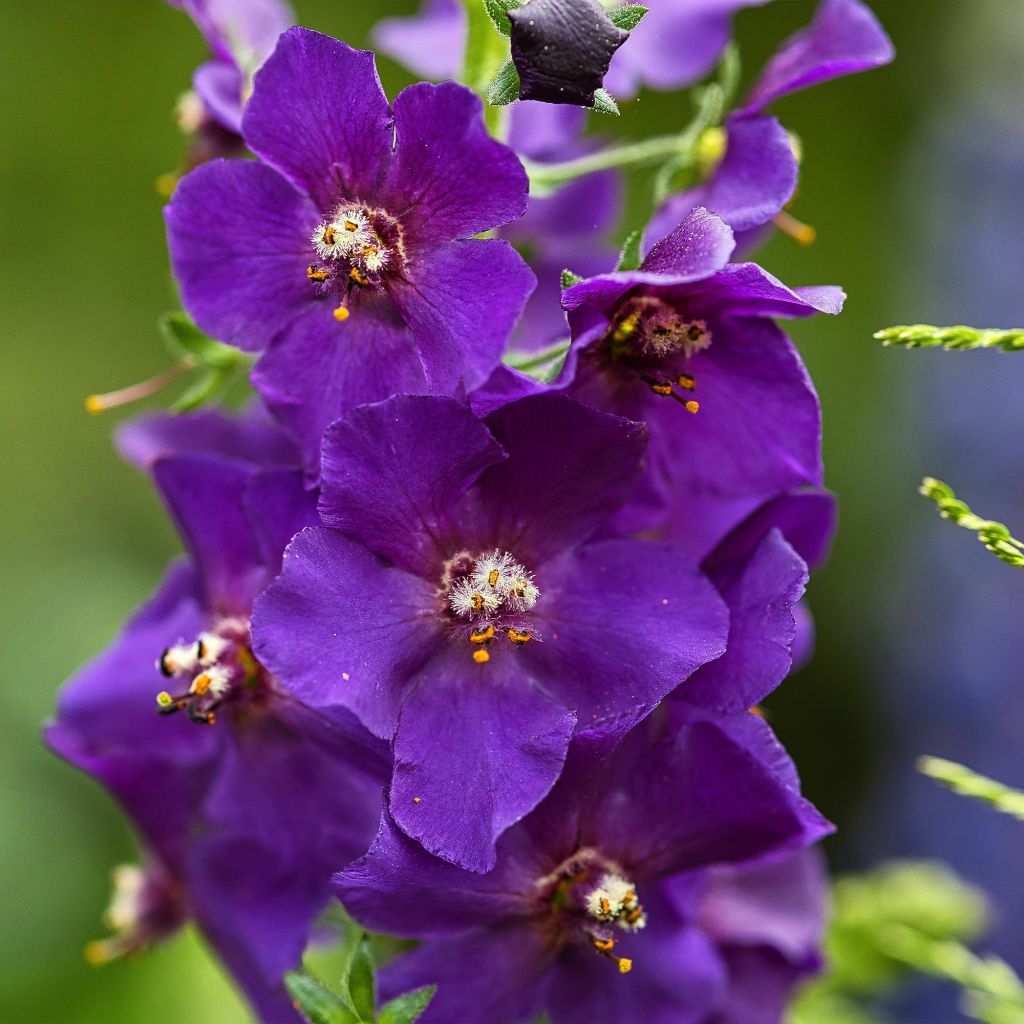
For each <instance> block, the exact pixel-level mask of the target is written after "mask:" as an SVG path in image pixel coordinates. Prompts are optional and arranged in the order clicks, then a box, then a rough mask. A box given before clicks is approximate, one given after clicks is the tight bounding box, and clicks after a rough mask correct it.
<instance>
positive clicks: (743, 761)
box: [335, 703, 830, 1024]
mask: <svg viewBox="0 0 1024 1024" xmlns="http://www.w3.org/2000/svg"><path fill="white" fill-rule="evenodd" d="M606 746H607V744H606V740H605V739H604V738H603V737H601V736H599V735H595V734H593V733H592V732H589V731H584V732H582V733H580V734H578V735H577V737H576V738H575V739H574V741H573V744H572V747H571V749H570V752H569V756H568V759H567V761H566V766H565V770H564V772H563V774H562V777H561V778H560V779H559V781H558V784H557V785H556V786H555V788H554V789H553V790H552V792H551V793H550V795H549V796H548V797H547V799H545V800H544V802H543V803H542V804H541V805H540V806H539V807H537V809H536V810H534V811H533V812H532V813H531V814H530V815H528V816H527V817H526V818H525V819H524V820H523V821H522V822H520V823H519V824H518V825H516V826H515V827H514V828H512V829H510V830H509V831H508V832H507V833H506V834H505V835H504V836H503V837H502V838H501V839H500V840H499V842H498V858H497V863H496V866H495V868H494V870H492V871H491V872H489V873H488V874H484V875H479V874H472V873H470V872H467V871H463V870H460V869H459V868H456V867H453V866H452V865H449V864H445V863H443V862H441V861H439V860H437V859H436V858H433V857H430V856H429V855H428V854H427V853H426V852H425V851H424V850H423V849H422V848H421V847H419V846H417V844H415V843H413V842H411V841H410V840H409V839H408V838H407V837H406V836H405V835H403V833H402V832H401V831H400V830H399V829H397V828H396V827H395V825H394V823H393V821H392V819H391V816H390V815H389V814H388V813H387V812H385V813H384V815H383V819H382V822H381V829H380V832H379V834H378V836H377V839H376V840H375V842H374V844H373V846H372V847H371V848H370V850H369V852H368V853H367V855H366V856H365V857H363V858H362V859H361V860H358V861H356V862H355V863H354V864H352V865H350V866H349V867H348V868H346V869H345V870H344V871H342V872H341V873H339V874H338V875H337V876H336V878H335V885H336V889H337V892H338V895H339V897H340V898H341V900H342V901H343V902H344V904H345V907H346V908H347V910H348V911H349V912H350V913H351V914H352V915H353V916H354V917H355V918H356V919H357V920H358V921H359V922H360V923H362V924H363V925H365V926H366V927H369V928H372V929H376V930H379V931H386V932H389V933H391V934H394V935H400V936H406V937H409V938H419V939H423V940H424V941H423V944H422V945H421V946H420V947H419V948H418V949H416V950H414V951H413V952H411V953H407V954H404V955H403V956H401V957H399V958H398V959H397V960H396V961H394V962H393V963H392V964H390V965H388V966H387V967H386V968H385V969H384V970H383V971H382V973H381V986H382V989H383V994H384V995H385V996H389V995H392V994H394V993H398V992H404V991H407V990H409V989H412V988H415V987H417V986H419V985H421V984H425V983H434V984H437V986H438V990H437V995H436V996H435V997H434V1000H433V1002H432V1003H431V1005H430V1007H429V1008H428V1009H427V1011H426V1013H425V1014H424V1016H423V1017H422V1021H423V1024H447V1022H450V1021H459V1022H460V1024H519V1022H523V1021H529V1020H533V1019H534V1017H535V1016H536V1015H537V1014H538V1013H539V1012H542V1011H546V1012H547V1014H548V1015H549V1017H550V1019H551V1021H552V1022H553V1024H623V1022H626V1021H630V1022H632V1021H643V1022H644V1024H712V1022H718V1024H724V1022H726V1021H730V1022H732V1024H751V1022H752V1021H753V1020H755V1019H756V1018H742V1017H736V1016H730V1015H729V1007H730V1005H735V1004H737V1003H738V1002H740V1001H741V999H742V995H743V992H742V991H736V989H737V988H741V987H742V986H743V985H744V983H745V981H746V980H748V979H749V981H750V982H752V983H753V984H754V985H757V984H758V983H760V982H761V981H763V975H762V974H761V973H760V972H755V971H754V970H753V969H752V968H753V966H755V965H751V964H749V963H747V964H746V965H743V964H741V963H738V962H737V954H741V953H742V952H743V951H744V948H746V949H747V950H749V948H750V947H751V946H753V947H755V948H756V947H761V946H767V947H769V949H768V951H767V952H768V954H769V957H768V959H769V961H770V959H771V957H770V954H771V952H772V948H771V947H775V948H776V949H778V952H779V953H780V954H781V956H782V957H783V958H784V960H785V961H786V963H785V964H783V966H782V967H781V968H780V969H781V970H782V971H783V972H784V973H785V975H786V978H787V980H788V981H789V982H790V983H791V982H792V979H793V977H794V976H795V975H797V974H799V973H800V969H801V968H802V969H803V970H805V971H806V970H807V969H808V967H809V966H811V965H812V964H813V948H814V945H815V939H816V938H817V932H818V929H819V928H820V904H819V903H818V901H817V899H815V898H814V897H818V896H819V893H817V892H813V893H812V898H811V899H810V900H807V899H806V898H804V899H801V900H798V901H794V900H787V901H786V903H787V906H786V910H787V911H788V913H789V914H790V915H791V916H790V918H789V920H790V921H791V922H796V923H797V926H798V928H799V930H800V932H802V934H800V932H798V931H797V930H796V929H794V928H792V927H791V928H788V929H787V928H785V927H783V928H780V929H776V930H775V932H774V933H773V932H772V930H771V929H770V928H765V926H764V924H763V923H762V922H758V921H757V920H756V914H757V911H756V908H755V906H753V905H751V904H747V905H746V907H745V908H744V909H745V910H746V918H745V919H744V918H743V917H742V916H739V917H738V918H736V917H734V918H732V919H730V915H729V910H730V907H729V906H728V902H727V900H728V896H727V894H726V893H724V892H723V891H722V889H723V887H724V885H725V883H724V880H723V879H722V878H721V877H718V878H716V877H714V876H711V875H709V873H708V869H712V868H715V869H718V868H720V867H721V866H723V865H726V866H727V865H740V864H750V863H752V862H753V863H759V862H763V861H764V860H765V858H771V857H778V856H780V855H783V854H784V853H785V852H786V851H794V850H798V849H801V848H802V847H804V846H806V845H807V844H809V843H812V842H814V841H815V840H816V839H818V838H820V837H821V836H822V835H824V834H825V833H826V832H828V831H829V830H830V826H829V825H828V823H827V822H826V821H825V820H824V819H823V818H822V817H821V816H820V815H819V814H818V813H817V811H815V810H814V808H813V807H811V806H810V804H808V803H807V802H806V801H805V800H804V799H803V798H802V797H801V796H800V795H799V790H798V784H797V780H796V776H795V772H794V771H793V767H792V764H791V763H790V762H789V760H788V758H787V757H786V755H785V753H784V752H783V750H782V748H781V746H779V744H778V742H777V741H776V740H775V738H774V736H773V735H772V733H771V730H770V729H768V727H767V726H766V725H765V723H764V722H763V721H762V720H761V719H759V718H757V717H755V716H754V715H750V714H742V715H731V716H719V715H715V714H712V713H709V712H706V711H700V710H698V709H695V708H693V707H690V706H688V705H686V704H683V703H676V704H674V705H673V706H672V707H671V708H670V709H667V711H666V712H665V713H659V714H657V715H655V716H652V717H651V718H649V719H647V720H646V721H645V722H641V723H640V724H639V725H637V726H636V727H635V728H634V729H633V730H632V731H631V732H630V733H629V734H628V735H627V736H626V737H625V739H624V740H622V742H621V743H620V744H619V745H618V747H617V748H616V749H614V750H613V751H612V752H611V753H610V754H608V753H607V750H606ZM739 877H741V876H739ZM769 880H770V879H769ZM735 884H736V885H737V886H742V884H743V883H742V881H739V880H737V881H736V883H735ZM716 889H717V890H718V891H717V895H716ZM807 918H810V920H809V922H807V923H805V921H806V919H807ZM780 932H781V933H783V934H782V935H780ZM736 947H739V949H737V948H736ZM730 960H731V961H732V962H731V963H730ZM793 960H796V961H797V967H796V968H795V969H794V968H793V967H792V966H791V961H793ZM808 961H811V963H808ZM744 966H745V967H746V969H745V970H744V969H743V968H744ZM787 966H788V967H789V969H788V971H787ZM772 994H774V993H771V992H770V991H769V996H771V995H772Z"/></svg>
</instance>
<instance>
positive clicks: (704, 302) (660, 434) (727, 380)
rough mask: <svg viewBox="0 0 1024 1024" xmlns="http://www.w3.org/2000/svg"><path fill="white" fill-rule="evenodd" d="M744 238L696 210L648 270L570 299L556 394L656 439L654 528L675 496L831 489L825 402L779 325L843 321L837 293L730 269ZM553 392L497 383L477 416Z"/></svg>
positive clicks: (647, 489) (579, 290) (585, 285)
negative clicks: (568, 342) (827, 317)
mask: <svg viewBox="0 0 1024 1024" xmlns="http://www.w3.org/2000/svg"><path fill="white" fill-rule="evenodd" d="M733 245H734V242H733V233H732V231H731V229H730V228H729V227H728V226H727V225H726V224H724V223H723V222H722V221H721V220H719V218H717V217H715V216H714V215H712V214H709V213H708V212H707V211H706V210H703V209H697V210H695V211H693V213H691V214H690V215H689V217H687V218H686V220H684V221H683V223H681V224H680V225H679V226H678V227H677V228H676V229H675V231H673V232H672V234H671V235H669V236H668V237H667V238H665V239H663V240H662V241H661V242H659V243H658V245H656V246H655V247H654V249H652V250H651V252H650V254H649V255H648V256H647V258H646V259H645V260H644V262H643V264H642V265H641V267H640V269H639V270H636V271H623V272H615V273H611V274H602V275H599V276H597V277H593V278H590V279H588V280H585V281H582V282H580V283H578V284H576V285H573V286H572V287H571V288H569V289H567V290H566V291H565V293H564V294H563V298H562V302H563V305H564V307H565V308H566V309H567V310H569V323H570V326H571V328H572V335H573V342H572V346H571V347H570V349H569V353H568V357H567V359H566V363H565V367H564V368H563V370H562V372H561V374H560V376H559V377H558V378H557V379H556V380H555V381H554V382H553V384H552V385H550V386H551V387H554V388H567V389H568V390H569V393H570V394H572V395H573V396H574V397H576V398H577V399H579V400H581V401H584V402H586V403H588V404H590V405H593V406H595V407H597V408H602V409H606V410H608V411H609V412H614V413H616V414H618V415H620V416H627V417H629V418H630V419H636V420H646V421H647V423H648V424H649V426H650V428H651V444H650V450H649V456H648V461H647V476H646V479H645V481H644V487H643V488H642V490H641V491H640V492H639V493H640V495H641V497H642V498H643V499H644V501H645V502H646V503H647V504H648V506H649V509H648V512H649V513H650V514H651V515H652V516H655V514H656V512H657V508H658V506H659V505H661V506H662V510H663V512H664V508H666V507H667V506H668V503H669V502H670V501H672V500H674V499H672V498H671V495H674V494H682V495H691V496H693V497H703V496H719V497H728V498H740V497H746V498H753V497H755V496H760V497H761V499H762V500H763V496H764V495H766V494H770V493H773V492H776V491H780V490H785V489H788V488H791V487H794V486H802V485H806V484H811V485H817V484H820V482H821V472H822V470H821V451H820V410H819V408H818V400H817V396H816V395H815V393H814V389H813V387H812V385H811V382H810V379H809V377H808V376H807V372H806V370H805V369H804V366H803V363H802V362H801V361H800V357H799V355H798V354H797V352H796V349H795V348H794V347H793V345H792V343H791V342H790V340H789V339H788V338H787V337H786V336H785V334H783V333H782V331H780V330H779V328H778V327H776V325H775V324H774V323H773V322H772V320H771V319H770V318H771V317H777V316H809V315H811V314H813V313H816V312H828V313H836V312H838V311H839V309H840V307H841V304H842V299H843V294H842V292H841V291H840V290H839V289H837V288H831V287H818V288H797V289H790V288H787V287H786V286H785V285H783V284H782V283H781V282H780V281H778V280H776V279H775V278H774V277H772V276H771V275H770V274H768V273H767V272H766V271H764V270H762V269H761V268H760V267H759V266H758V265H757V264H755V263H729V262H728V260H729V256H730V254H731V253H732V250H733ZM540 387H542V386H541V385H539V384H537V382H536V381H533V380H530V379H528V378H526V377H524V376H523V375H521V374H516V373H514V372H513V371H510V370H507V369H501V370H499V371H498V372H497V373H496V374H495V376H494V378H493V379H492V380H491V381H490V382H489V383H488V385H487V386H486V387H485V388H484V389H481V391H480V392H478V393H477V394H476V395H475V396H474V398H473V402H474V408H477V409H478V410H479V411H487V410H490V409H493V408H494V407H495V406H497V405H499V404H500V403H501V402H503V401H507V400H509V398H510V397H515V396H518V395H521V394H523V393H531V392H533V391H536V390H537V389H538V388H540Z"/></svg>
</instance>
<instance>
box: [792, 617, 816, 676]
mask: <svg viewBox="0 0 1024 1024" xmlns="http://www.w3.org/2000/svg"><path fill="white" fill-rule="evenodd" d="M793 616H794V618H795V619H796V635H795V636H794V637H793V668H792V670H791V671H793V672H799V671H800V669H802V668H803V667H804V666H805V665H806V664H807V663H808V662H809V661H810V660H811V658H813V657H814V642H815V629H814V616H813V615H812V614H811V609H810V608H808V607H807V602H806V601H801V602H800V603H799V604H798V605H797V606H796V607H795V608H794V609H793Z"/></svg>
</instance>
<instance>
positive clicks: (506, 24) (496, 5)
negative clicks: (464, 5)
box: [483, 0, 523, 36]
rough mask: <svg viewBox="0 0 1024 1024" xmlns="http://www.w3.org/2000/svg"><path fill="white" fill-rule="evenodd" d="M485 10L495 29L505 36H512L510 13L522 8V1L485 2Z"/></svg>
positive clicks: (496, 0)
mask: <svg viewBox="0 0 1024 1024" xmlns="http://www.w3.org/2000/svg"><path fill="white" fill-rule="evenodd" d="M483 4H484V10H485V11H486V12H487V16H488V17H489V18H490V19H491V22H492V23H493V25H494V27H495V28H496V29H497V30H498V31H499V32H500V33H501V34H502V35H503V36H507V35H511V34H512V22H511V21H509V18H508V12H509V11H514V10H515V9H516V8H517V7H522V6H523V5H522V3H521V2H520V0H483Z"/></svg>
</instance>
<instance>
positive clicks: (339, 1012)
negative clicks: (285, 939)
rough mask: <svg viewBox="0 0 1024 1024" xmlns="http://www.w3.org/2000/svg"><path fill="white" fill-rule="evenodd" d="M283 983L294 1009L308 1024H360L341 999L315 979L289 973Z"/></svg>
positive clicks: (293, 972) (295, 972)
mask: <svg viewBox="0 0 1024 1024" xmlns="http://www.w3.org/2000/svg"><path fill="white" fill-rule="evenodd" d="M284 983H285V985H286V986H287V987H288V994H289V995H290V996H291V997H292V1001H293V1002H294V1003H295V1006H296V1008H297V1009H298V1010H299V1011H300V1012H301V1013H302V1015H303V1016H304V1017H305V1018H306V1019H307V1020H308V1021H310V1024H360V1020H359V1017H358V1016H357V1015H356V1014H355V1013H353V1012H352V1011H351V1010H350V1009H349V1008H348V1007H347V1006H346V1005H345V1004H344V1003H343V1002H342V1000H341V997H340V996H339V995H338V994H337V993H336V992H334V991H332V990H331V989H329V988H328V987H327V986H326V985H324V984H323V983H322V982H320V981H317V979H316V978H313V977H310V975H308V974H303V973H302V972H301V971H289V972H288V973H287V974H286V975H285V976H284ZM371 1019H372V1018H371Z"/></svg>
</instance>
